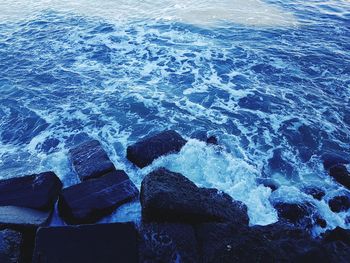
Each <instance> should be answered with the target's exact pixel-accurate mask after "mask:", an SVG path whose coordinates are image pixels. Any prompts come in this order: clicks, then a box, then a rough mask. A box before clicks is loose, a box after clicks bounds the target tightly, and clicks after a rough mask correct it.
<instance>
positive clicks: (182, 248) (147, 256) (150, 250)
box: [140, 223, 199, 263]
mask: <svg viewBox="0 0 350 263" xmlns="http://www.w3.org/2000/svg"><path fill="white" fill-rule="evenodd" d="M140 237H141V245H140V262H177V259H179V260H180V262H184V263H186V262H191V263H195V262H199V255H198V251H197V247H198V245H197V240H196V234H195V231H194V229H193V227H192V226H191V225H186V224H177V223H145V224H142V226H141V229H140Z"/></svg>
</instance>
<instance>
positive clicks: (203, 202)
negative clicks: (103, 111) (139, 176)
mask: <svg viewBox="0 0 350 263" xmlns="http://www.w3.org/2000/svg"><path fill="white" fill-rule="evenodd" d="M207 142H208V145H209V144H214V145H215V144H217V140H216V138H215V137H210V138H209V139H208V140H207ZM185 143H186V140H185V139H183V138H182V137H181V136H180V135H179V134H178V133H176V132H175V131H165V132H162V133H160V134H157V135H154V136H151V137H147V138H146V139H143V140H141V141H140V142H137V143H135V144H134V145H131V146H129V147H128V149H127V158H128V159H129V160H130V161H131V162H132V163H133V164H135V165H136V166H137V167H139V168H143V167H145V166H147V165H149V164H151V163H152V162H153V161H154V160H155V159H156V158H158V157H161V156H162V155H165V154H170V153H176V152H179V151H180V150H181V148H182V147H183V146H184V145H185ZM208 147H216V146H208ZM69 153H70V160H71V161H72V165H73V168H74V170H75V171H76V173H77V175H78V177H79V178H80V181H81V182H80V183H78V184H76V185H72V186H69V187H66V188H63V189H62V183H61V181H60V180H59V178H58V177H57V176H56V175H55V174H54V173H52V172H46V173H41V174H35V175H29V176H23V177H19V178H13V179H8V180H0V226H1V229H0V262H4V263H8V262H9V263H12V262H21V263H29V262H33V263H56V262H57V263H58V262H65V263H73V262H74V263H79V262H84V263H90V262H91V263H93V262H94V263H95V262H99V263H109V262H111V263H112V262H119V263H124V262H125V263H133V262H135V263H136V262H149V263H151V262H164V263H168V262H183V263H187V262H189V263H196V262H198V263H214V262H215V263H221V262H222V263H226V262H227V263H231V262H327V263H328V262H348V261H349V260H348V259H349V257H350V231H349V230H345V229H342V228H339V227H338V228H336V229H334V230H331V231H330V230H328V231H326V232H325V234H324V235H323V237H321V238H318V239H314V238H312V237H311V236H310V233H309V232H308V231H307V230H308V228H309V226H310V225H312V224H314V223H315V222H316V223H317V224H318V225H319V226H321V227H326V225H327V224H326V222H325V221H324V220H323V219H322V218H321V217H320V216H319V215H318V214H317V209H316V208H315V207H314V205H313V204H312V203H300V204H289V203H275V204H274V206H275V208H276V210H277V212H278V215H279V218H280V221H279V222H278V223H275V224H272V225H268V226H249V218H248V215H247V207H246V206H245V205H244V204H243V203H241V202H239V201H236V200H233V199H232V198H231V197H230V196H229V195H227V194H226V193H223V192H220V191H218V190H217V189H209V188H201V187H198V186H196V185H195V184H194V183H193V182H191V181H190V180H189V179H187V178H186V177H185V176H184V175H182V174H179V173H176V172H172V171H169V170H167V169H165V168H158V169H155V170H153V171H151V172H150V173H149V174H147V175H146V176H145V178H144V179H143V181H142V184H141V191H140V194H139V192H138V189H137V188H136V187H135V185H134V184H133V182H132V181H131V180H130V178H129V176H128V175H127V174H126V173H125V172H124V171H123V170H117V169H116V168H115V166H114V164H113V163H112V161H111V160H110V159H109V157H108V154H107V153H106V152H105V151H104V149H103V147H102V145H101V144H100V143H99V142H98V141H95V140H93V141H88V142H85V143H83V144H81V145H78V146H77V147H76V148H74V149H71V150H70V152H69ZM323 158H324V162H325V167H326V169H327V170H328V171H329V173H330V175H331V176H332V177H333V178H334V179H335V180H336V181H337V182H339V183H341V184H343V185H344V186H346V187H347V180H348V179H346V178H348V177H349V172H348V171H347V170H346V167H345V166H343V164H344V163H345V162H344V160H341V162H340V163H337V160H338V161H339V158H338V157H334V156H333V157H332V158H330V159H329V160H328V159H327V156H324V157H323ZM344 167H345V168H344ZM261 183H262V184H264V185H266V186H268V187H270V188H271V190H272V191H273V190H276V189H277V188H278V187H279V186H278V185H277V184H275V182H272V181H268V180H265V179H262V180H261ZM303 191H304V192H305V193H307V194H310V195H312V196H313V197H314V198H315V199H318V200H321V199H323V198H324V196H325V193H324V192H323V191H322V189H316V188H305V189H303ZM138 197H139V199H140V203H141V208H142V220H141V222H140V224H139V225H137V226H136V225H135V224H134V223H131V222H127V223H109V224H101V223H97V221H99V220H100V219H102V218H103V217H104V216H106V215H108V214H110V213H112V212H113V211H114V210H115V209H116V208H117V207H118V206H120V205H121V204H124V203H125V202H129V201H132V200H135V199H137V198H138ZM57 199H58V205H57V208H58V212H59V214H60V216H61V217H62V218H63V219H64V220H65V223H66V224H67V225H65V226H56V227H52V226H51V227H50V226H48V221H49V219H50V215H51V214H52V211H53V209H54V204H55V203H56V201H57ZM329 206H330V208H331V210H332V211H334V212H341V211H344V210H347V209H349V208H350V197H349V196H347V195H342V196H337V197H334V198H333V199H331V200H329ZM305 228H306V229H305Z"/></svg>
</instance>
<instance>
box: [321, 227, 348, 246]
mask: <svg viewBox="0 0 350 263" xmlns="http://www.w3.org/2000/svg"><path fill="white" fill-rule="evenodd" d="M323 241H324V242H327V243H329V242H334V241H341V242H344V243H345V244H348V245H349V246H350V230H349V229H344V228H341V227H339V226H338V227H336V228H334V229H333V230H327V231H326V232H325V233H324V234H323Z"/></svg>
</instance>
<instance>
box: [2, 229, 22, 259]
mask: <svg viewBox="0 0 350 263" xmlns="http://www.w3.org/2000/svg"><path fill="white" fill-rule="evenodd" d="M21 244H22V234H21V233H20V232H17V231H14V230H11V229H4V230H1V231H0V262H1V263H18V262H20V256H21Z"/></svg>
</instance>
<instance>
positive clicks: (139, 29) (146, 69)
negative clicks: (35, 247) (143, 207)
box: [0, 0, 350, 232]
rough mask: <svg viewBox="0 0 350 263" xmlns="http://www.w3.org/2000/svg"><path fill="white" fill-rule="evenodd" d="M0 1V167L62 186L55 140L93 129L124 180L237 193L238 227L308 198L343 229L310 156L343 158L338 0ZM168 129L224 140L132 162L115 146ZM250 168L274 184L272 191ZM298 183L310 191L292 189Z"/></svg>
mask: <svg viewBox="0 0 350 263" xmlns="http://www.w3.org/2000/svg"><path fill="white" fill-rule="evenodd" d="M91 2H93V3H91ZM0 10H1V12H0V177H1V178H8V177H13V176H18V175H23V174H28V173H33V172H39V171H44V170H53V171H55V172H56V173H57V174H58V175H59V176H60V178H61V179H62V180H63V181H64V184H65V185H70V184H73V183H75V182H77V178H76V176H75V175H74V173H73V172H72V170H71V167H70V166H69V163H68V159H67V150H68V149H69V148H70V147H71V146H73V145H75V144H77V143H79V142H82V141H84V140H85V139H86V138H87V137H92V138H96V139H98V140H100V141H101V142H102V143H103V145H104V147H105V148H106V150H107V151H108V152H109V154H110V156H111V157H112V160H113V161H114V162H115V164H116V166H117V167H118V168H122V169H125V170H126V171H127V172H128V174H129V175H130V176H131V178H132V179H133V181H134V182H135V183H136V184H137V185H140V182H141V180H142V177H143V176H144V175H145V174H146V173H147V172H148V171H149V170H150V169H152V168H154V167H157V166H166V167H168V168H170V169H171V170H174V171H179V172H182V173H183V174H184V175H186V176H187V177H189V178H190V179H191V180H193V181H194V182H196V183H197V184H198V185H200V186H206V187H216V188H218V189H220V190H222V191H225V192H227V193H229V194H230V195H232V196H233V197H234V198H235V199H238V200H241V201H243V202H244V203H246V204H247V206H248V212H249V217H250V223H251V224H262V225H265V224H269V223H273V222H275V221H277V220H278V218H277V214H276V211H275V210H274V209H273V207H272V205H271V202H273V201H277V200H283V201H288V202H300V201H303V200H309V201H310V202H312V203H314V204H315V205H316V206H317V207H318V209H319V211H320V213H321V215H322V216H323V217H324V218H325V219H326V220H327V223H328V226H329V228H333V227H335V226H337V225H339V226H342V227H347V228H349V227H350V226H349V225H346V223H345V218H346V216H348V215H349V212H343V213H339V214H335V213H333V212H331V211H330V209H329V208H328V206H327V205H326V202H327V200H328V199H329V198H331V197H332V196H334V195H336V194H339V193H340V192H344V191H345V189H343V188H342V187H340V186H339V185H337V184H336V183H334V182H333V181H332V180H331V179H330V178H329V177H328V176H327V174H326V172H325V171H324V168H323V166H322V162H321V160H320V156H321V154H323V153H325V152H337V153H341V154H342V155H343V156H347V157H349V155H350V100H349V98H350V2H349V1H344V0H343V1H341V0H339V1H335V0H331V1H316V0H307V1H301V0H297V1H272V0H271V1H268V2H262V1H258V0H250V1H241V0H234V1H226V0H216V1H211V2H209V1H200V0H193V1H190V0H186V1H171V0H168V1H136V0H135V1H120V0H119V1H112V0H109V1H102V0H98V1H85V0H79V1H48V0H46V1H44V0H40V1H24V0H16V1H11V2H10V1H3V0H0ZM168 128H171V129H175V130H177V131H179V132H180V133H181V134H182V135H183V136H185V137H187V138H189V137H193V136H195V135H196V134H197V135H198V134H199V133H201V132H204V133H205V132H207V133H208V134H210V135H211V134H215V135H217V136H218V138H219V141H220V145H222V147H223V148H224V150H221V151H220V150H219V149H217V148H214V147H207V146H206V145H205V144H204V143H201V142H199V141H197V140H190V142H189V143H188V144H187V145H186V146H185V147H184V148H183V150H182V151H181V152H180V154H178V155H171V156H167V157H165V158H162V159H160V160H158V161H156V162H155V163H154V164H153V165H152V167H149V168H145V169H143V170H141V171H138V170H136V169H134V168H133V167H132V166H131V165H130V164H129V163H128V162H127V160H126V159H125V152H126V147H127V145H129V144H131V143H133V142H135V141H137V140H138V139H139V138H140V137H142V136H144V135H147V134H149V133H153V132H155V131H161V130H163V129H168ZM260 177H268V178H273V179H275V180H276V181H278V183H279V184H281V185H282V187H280V188H279V190H277V191H276V192H274V193H272V194H271V191H270V189H269V188H266V187H264V186H262V185H259V184H257V182H256V179H257V178H260ZM310 185H311V186H318V187H321V188H323V189H325V190H326V193H327V195H326V196H325V198H324V200H323V201H317V200H314V199H312V197H311V196H308V195H306V194H303V193H302V192H301V191H300V189H302V188H303V187H305V186H310ZM139 209H140V208H139V205H138V204H134V205H127V206H125V207H122V208H121V209H119V210H118V211H117V212H116V213H115V214H114V215H113V216H111V217H109V218H107V219H105V220H107V221H108V220H112V221H118V220H124V219H125V220H126V219H130V218H132V219H137V218H138V217H139ZM318 231H320V229H317V228H316V229H315V232H318Z"/></svg>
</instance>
